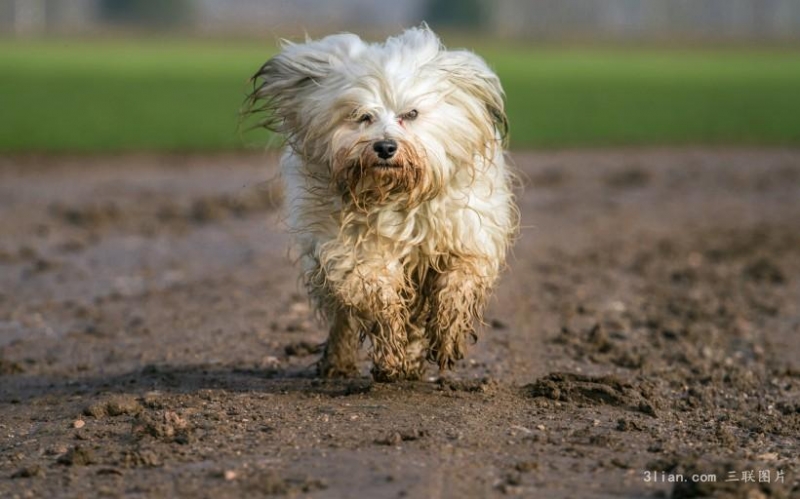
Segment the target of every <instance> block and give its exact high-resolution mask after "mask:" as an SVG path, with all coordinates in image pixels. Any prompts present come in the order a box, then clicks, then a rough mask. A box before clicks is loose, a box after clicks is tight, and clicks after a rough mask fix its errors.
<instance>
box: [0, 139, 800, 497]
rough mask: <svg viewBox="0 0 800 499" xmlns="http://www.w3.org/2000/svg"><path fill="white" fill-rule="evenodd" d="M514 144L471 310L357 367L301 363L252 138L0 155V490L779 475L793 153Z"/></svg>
mask: <svg viewBox="0 0 800 499" xmlns="http://www.w3.org/2000/svg"><path fill="white" fill-rule="evenodd" d="M514 160H515V162H516V163H517V165H518V167H519V169H520V171H521V172H522V173H523V176H524V177H525V178H526V180H525V183H526V184H527V185H526V189H525V191H524V192H523V193H521V194H520V198H519V204H520V208H521V210H522V214H523V217H522V220H523V225H524V228H523V230H522V234H521V237H520V239H519V242H518V244H517V245H516V247H515V251H514V257H513V258H512V259H511V262H510V269H509V271H508V272H507V273H506V274H505V276H504V278H503V280H502V284H501V286H500V288H499V289H498V290H497V292H496V295H495V298H494V300H493V303H492V306H491V308H490V310H489V313H488V322H489V326H488V327H487V328H485V330H484V331H483V332H482V334H481V337H480V340H479V342H478V343H477V344H476V345H475V346H474V347H473V348H472V349H471V351H470V354H469V357H468V359H467V360H465V361H464V362H463V363H462V364H461V365H459V367H458V369H457V370H456V371H455V372H454V373H453V376H452V378H450V379H448V380H446V381H433V380H431V381H428V382H420V383H411V384H397V385H379V384H373V383H372V382H371V381H370V380H369V379H368V378H367V377H364V378H363V379H357V380H350V381H326V380H320V379H315V378H314V377H313V375H312V369H311V366H312V365H313V363H314V362H315V360H316V358H317V356H316V348H317V345H318V344H319V343H320V342H322V341H323V340H324V338H325V335H324V333H323V331H322V329H321V328H320V327H319V326H318V325H317V324H315V323H314V322H312V321H311V320H310V318H309V313H308V307H307V304H306V301H305V297H304V296H303V295H302V294H301V293H300V292H299V289H300V288H299V286H298V282H297V278H296V271H295V269H294V268H292V266H291V265H290V264H289V263H288V260H287V258H286V247H287V242H288V240H287V237H286V235H285V234H284V233H283V232H282V230H281V228H280V223H279V210H278V209H277V208H276V207H277V206H278V205H279V204H280V189H278V188H277V187H276V185H275V184H274V183H269V182H267V180H268V179H269V178H271V176H272V174H273V171H274V162H275V158H274V157H272V156H264V157H262V156H259V155H254V156H215V157H178V156H176V157H148V156H133V157H122V158H95V159H85V158H65V159H59V160H54V159H52V158H51V159H43V158H0V496H1V497H94V496H97V495H108V496H126V497H175V496H184V497H214V498H220V497H243V496H269V495H289V496H308V497H414V498H416V497H426V498H427V497H431V498H436V497H459V498H461V497H491V496H501V495H519V496H523V497H542V498H561V497H563V498H578V497H632V498H633V497H675V498H678V497H681V498H686V497H703V496H709V495H711V496H717V497H741V498H759V497H800V484H799V482H800V474H799V473H800V461H799V460H798V451H799V450H800V443H799V441H798V435H800V341H798V339H799V337H798V333H800V151H785V150H772V151H751V150H733V151H728V150H680V151H670V150H649V151H618V152H614V151H604V152H598V151H586V152H559V153H542V154H517V155H515V156H514ZM270 165H273V166H270ZM366 372H367V371H366V366H365V368H364V373H365V374H366ZM433 374H434V371H433V369H431V375H433ZM750 472H752V474H751V473H750ZM694 474H703V475H706V478H708V476H710V475H715V476H716V482H715V483H695V482H693V481H692V476H693V475H694ZM678 476H683V477H684V480H686V481H685V482H683V483H677V484H675V483H670V482H669V481H670V480H676V479H677V477H678ZM648 478H650V479H649V480H648ZM699 478H700V477H698V479H699ZM733 478H736V479H738V481H727V480H730V479H733ZM751 479H752V480H751Z"/></svg>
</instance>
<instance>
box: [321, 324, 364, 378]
mask: <svg viewBox="0 0 800 499" xmlns="http://www.w3.org/2000/svg"><path fill="white" fill-rule="evenodd" d="M331 315H332V317H331V318H330V320H331V330H330V334H329V335H328V341H327V342H326V343H325V352H324V353H323V355H322V359H321V360H320V361H319V364H317V368H318V371H319V374H320V375H321V376H325V377H326V378H353V377H356V376H358V366H357V364H356V362H357V361H358V332H357V331H356V330H355V328H353V327H352V325H351V323H350V322H351V321H350V317H348V314H347V312H346V311H344V310H336V311H334V312H333V313H332V314H331Z"/></svg>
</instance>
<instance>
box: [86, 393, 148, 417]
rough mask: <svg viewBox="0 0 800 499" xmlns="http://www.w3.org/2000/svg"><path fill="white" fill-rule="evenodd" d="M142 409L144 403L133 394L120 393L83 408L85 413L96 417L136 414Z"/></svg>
mask: <svg viewBox="0 0 800 499" xmlns="http://www.w3.org/2000/svg"><path fill="white" fill-rule="evenodd" d="M141 411H142V405H141V404H140V403H139V401H138V400H137V399H136V398H135V397H132V396H127V395H119V396H114V397H111V398H110V399H108V400H104V401H102V402H98V403H95V404H92V405H90V406H89V407H87V408H86V409H84V410H83V414H84V415H86V416H91V417H93V418H95V419H102V418H104V417H107V416H110V417H116V416H123V415H130V416H135V415H136V414H139V413H140V412H141Z"/></svg>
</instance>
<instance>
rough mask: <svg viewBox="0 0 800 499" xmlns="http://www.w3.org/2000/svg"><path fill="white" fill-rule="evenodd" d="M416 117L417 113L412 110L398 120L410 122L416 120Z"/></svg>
mask: <svg viewBox="0 0 800 499" xmlns="http://www.w3.org/2000/svg"><path fill="white" fill-rule="evenodd" d="M417 116H419V112H418V111H417V110H416V109H412V110H411V111H409V112H407V113H405V114H404V115H402V116H400V119H402V120H405V121H411V120H415V119H417Z"/></svg>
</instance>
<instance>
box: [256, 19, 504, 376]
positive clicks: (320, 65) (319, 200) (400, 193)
mask: <svg viewBox="0 0 800 499" xmlns="http://www.w3.org/2000/svg"><path fill="white" fill-rule="evenodd" d="M253 81H254V90H253V92H252V94H251V95H250V96H249V99H248V102H247V106H246V112H248V113H253V114H256V115H258V116H261V121H260V122H259V123H260V125H261V126H264V127H266V128H269V129H271V130H273V131H276V132H278V133H280V134H282V135H283V136H285V137H286V143H287V147H286V150H285V153H284V154H283V157H282V159H281V166H282V172H283V177H284V180H285V183H286V199H287V202H288V224H289V226H290V228H291V230H292V231H293V233H294V234H295V241H296V246H297V251H298V256H299V261H300V263H301V265H302V270H303V277H304V282H305V284H306V286H307V289H308V292H309V295H310V297H311V299H312V302H313V304H314V306H315V309H316V311H317V312H318V313H319V314H321V315H322V316H323V317H324V318H325V319H326V320H327V321H328V323H329V324H330V327H331V330H330V336H329V338H328V341H327V344H326V348H325V353H324V355H323V358H322V359H321V361H320V362H319V371H320V374H322V375H324V376H349V375H355V374H357V372H358V370H357V367H356V359H357V350H358V347H359V344H360V340H361V339H364V338H368V339H369V341H370V344H371V353H372V362H373V368H372V373H373V376H374V378H375V379H376V380H382V381H391V380H397V379H408V378H418V377H419V376H421V375H422V373H423V371H424V368H425V361H426V360H428V361H431V362H433V363H435V364H437V365H438V366H439V368H440V369H447V368H451V367H452V366H453V364H454V362H455V361H456V360H458V359H461V358H462V357H463V356H464V353H465V345H466V342H467V339H468V338H476V336H475V332H474V329H473V328H474V323H475V321H476V320H477V321H480V319H481V316H482V312H483V308H484V305H485V303H486V300H487V297H488V294H489V292H490V290H491V288H492V286H493V285H494V283H495V281H496V280H497V277H498V273H499V272H500V269H501V267H502V266H503V264H504V261H505V256H506V253H507V250H508V247H509V244H510V241H511V238H512V235H513V234H514V232H515V228H516V223H517V215H516V214H517V211H516V208H515V206H514V202H513V196H512V193H511V186H510V184H511V174H510V172H509V171H508V168H507V166H506V162H505V159H504V156H503V154H504V151H503V148H504V139H505V136H506V133H507V128H508V125H507V121H506V115H505V111H504V103H503V90H502V87H501V85H500V81H499V79H498V78H497V76H496V75H495V74H494V73H493V72H492V71H491V70H490V69H489V67H488V66H487V65H486V63H485V62H484V61H483V60H482V59H481V58H480V57H478V56H476V55H475V54H473V53H471V52H468V51H450V50H446V49H445V48H444V47H443V46H442V45H441V43H440V42H439V39H438V38H437V37H436V35H435V34H434V33H433V32H432V31H431V30H429V29H428V28H427V26H422V27H421V28H414V29H409V30H407V31H405V32H404V33H402V34H401V35H399V36H397V37H393V38H389V39H388V40H387V41H386V42H385V43H381V44H368V43H365V42H363V41H362V40H361V39H360V38H358V37H357V36H355V35H352V34H340V35H332V36H328V37H326V38H323V39H321V40H316V41H311V40H309V41H307V42H306V43H303V44H292V43H289V42H286V43H284V45H283V48H282V51H281V52H280V53H279V54H278V55H277V56H275V57H273V58H272V59H270V60H269V61H267V62H266V63H265V64H264V65H263V66H262V67H261V69H260V70H259V71H258V72H257V73H256V75H255V76H254V77H253ZM386 139H391V140H394V141H395V142H396V143H397V152H396V153H395V155H394V156H392V157H391V158H389V159H381V158H379V157H378V155H377V154H376V153H375V151H374V150H373V145H374V143H375V142H377V141H380V140H386Z"/></svg>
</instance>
